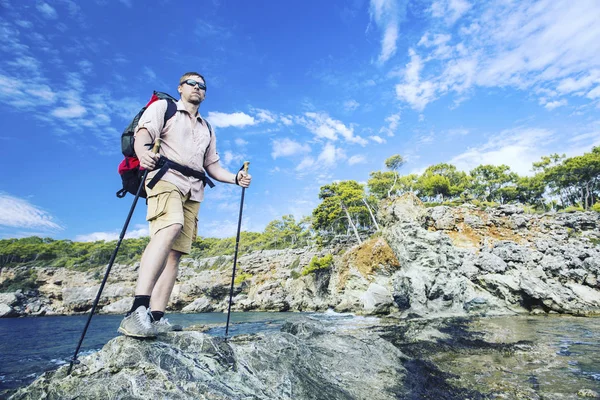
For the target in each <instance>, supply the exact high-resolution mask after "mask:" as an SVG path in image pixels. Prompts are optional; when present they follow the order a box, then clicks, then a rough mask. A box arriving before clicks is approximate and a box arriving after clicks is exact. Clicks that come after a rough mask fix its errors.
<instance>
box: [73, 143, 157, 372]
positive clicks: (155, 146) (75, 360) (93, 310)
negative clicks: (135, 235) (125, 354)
mask: <svg viewBox="0 0 600 400" xmlns="http://www.w3.org/2000/svg"><path fill="white" fill-rule="evenodd" d="M159 149H160V139H156V141H155V142H154V147H153V148H152V151H153V152H154V153H158V150H159ZM146 176H148V170H145V171H144V176H143V177H142V181H141V182H140V186H139V187H138V190H137V192H136V194H135V198H134V199H133V204H132V205H131V209H130V210H129V214H128V215H127V220H126V221H125V225H123V229H122V230H121V235H120V236H119V241H118V242H117V246H116V247H115V250H114V251H113V253H112V256H111V257H110V261H109V262H108V267H107V268H106V273H105V274H104V279H102V283H101V284H100V289H98V294H97V295H96V299H95V300H94V305H93V306H92V310H91V311H90V316H89V317H88V320H87V322H86V324H85V328H83V332H82V333H81V338H79V343H77V348H76V349H75V354H73V357H72V358H71V360H70V363H69V369H68V370H67V375H71V370H72V369H73V364H79V362H80V361H79V360H78V359H77V354H78V353H79V349H80V348H81V343H83V339H84V338H85V334H86V333H87V330H88V327H89V326H90V322H92V317H93V316H94V312H95V311H96V306H97V305H98V301H100V295H101V294H102V290H103V289H104V285H105V284H106V281H107V279H108V274H110V269H111V268H112V266H113V263H114V262H115V258H116V257H117V252H118V251H119V247H121V242H122V241H123V238H124V237H125V232H126V231H127V227H128V226H129V221H131V216H132V215H133V211H134V210H135V206H136V204H137V201H138V199H139V198H140V193H142V188H143V187H144V183H145V182H146Z"/></svg>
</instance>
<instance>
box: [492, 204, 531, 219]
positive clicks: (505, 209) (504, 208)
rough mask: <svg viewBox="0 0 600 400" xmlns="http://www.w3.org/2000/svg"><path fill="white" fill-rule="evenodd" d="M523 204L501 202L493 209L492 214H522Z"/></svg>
mask: <svg viewBox="0 0 600 400" xmlns="http://www.w3.org/2000/svg"><path fill="white" fill-rule="evenodd" d="M523 212H524V210H523V206H520V205H516V204H502V205H500V206H498V208H496V209H495V210H494V214H496V215H500V216H506V215H514V214H523Z"/></svg>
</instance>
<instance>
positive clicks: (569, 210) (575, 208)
mask: <svg viewBox="0 0 600 400" xmlns="http://www.w3.org/2000/svg"><path fill="white" fill-rule="evenodd" d="M577 211H584V209H583V207H581V206H579V205H577V206H569V207H567V208H565V209H564V210H562V212H566V213H574V212H577Z"/></svg>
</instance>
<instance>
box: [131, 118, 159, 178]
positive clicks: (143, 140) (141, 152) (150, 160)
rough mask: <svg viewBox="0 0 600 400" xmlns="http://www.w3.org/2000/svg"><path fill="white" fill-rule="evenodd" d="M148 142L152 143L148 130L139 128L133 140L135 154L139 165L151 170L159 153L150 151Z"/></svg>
mask: <svg viewBox="0 0 600 400" xmlns="http://www.w3.org/2000/svg"><path fill="white" fill-rule="evenodd" d="M149 144H152V137H151V136H150V132H148V130H147V129H146V128H140V129H139V130H138V131H137V133H136V134H135V141H134V142H133V147H134V149H135V154H136V155H137V157H138V159H139V160H140V165H141V166H142V167H144V168H145V169H148V170H153V169H154V167H155V166H156V162H157V161H158V159H159V158H160V155H159V154H154V153H153V152H152V147H151V146H148V145H149Z"/></svg>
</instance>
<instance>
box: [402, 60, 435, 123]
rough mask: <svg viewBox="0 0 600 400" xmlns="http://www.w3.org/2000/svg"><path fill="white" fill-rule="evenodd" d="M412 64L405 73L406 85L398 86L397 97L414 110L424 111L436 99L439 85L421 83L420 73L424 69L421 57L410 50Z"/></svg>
mask: <svg viewBox="0 0 600 400" xmlns="http://www.w3.org/2000/svg"><path fill="white" fill-rule="evenodd" d="M409 55H410V62H409V63H408V64H407V65H406V70H405V71H404V83H401V84H398V85H396V95H397V96H398V98H399V99H400V100H404V101H406V102H407V103H409V104H410V105H411V106H412V107H413V108H414V109H416V110H419V111H422V110H423V109H424V108H425V106H426V105H427V103H429V102H431V101H433V100H434V99H435V93H436V90H437V84H436V83H434V82H430V81H421V78H420V76H419V75H420V73H421V69H422V68H423V64H422V62H421V57H419V56H418V55H417V53H416V52H415V51H414V50H413V49H410V50H409Z"/></svg>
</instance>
